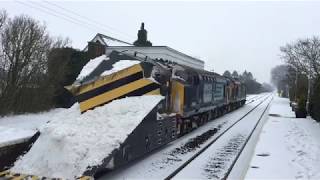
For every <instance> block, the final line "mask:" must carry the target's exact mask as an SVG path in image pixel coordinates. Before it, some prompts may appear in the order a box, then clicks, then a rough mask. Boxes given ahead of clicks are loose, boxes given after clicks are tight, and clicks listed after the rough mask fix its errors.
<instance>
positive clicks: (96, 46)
mask: <svg viewBox="0 0 320 180" xmlns="http://www.w3.org/2000/svg"><path fill="white" fill-rule="evenodd" d="M105 53H106V47H105V45H102V44H101V43H100V42H99V41H97V42H88V55H89V58H90V59H93V58H96V57H99V56H101V55H103V54H105Z"/></svg>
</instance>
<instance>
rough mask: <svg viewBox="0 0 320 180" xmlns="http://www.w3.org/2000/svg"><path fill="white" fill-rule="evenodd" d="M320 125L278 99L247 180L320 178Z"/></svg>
mask: <svg viewBox="0 0 320 180" xmlns="http://www.w3.org/2000/svg"><path fill="white" fill-rule="evenodd" d="M319 137H320V124H319V123H317V122H316V121H314V120H312V119H311V118H306V119H302V118H299V119H297V118H295V115H294V112H292V111H291V108H290V106H289V100H288V99H285V98H279V97H275V98H274V100H273V102H272V105H271V108H270V111H269V118H268V120H267V122H266V124H265V125H264V127H263V130H262V133H261V135H260V138H259V141H258V143H257V146H256V149H255V152H254V154H253V157H252V161H251V163H250V167H249V169H248V172H247V174H246V179H320V138H319Z"/></svg>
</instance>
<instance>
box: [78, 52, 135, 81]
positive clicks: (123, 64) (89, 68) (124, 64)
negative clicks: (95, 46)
mask: <svg viewBox="0 0 320 180" xmlns="http://www.w3.org/2000/svg"><path fill="white" fill-rule="evenodd" d="M108 60H109V57H107V56H106V55H102V56H99V57H96V58H94V59H91V60H90V61H89V62H88V63H87V64H86V65H85V66H84V67H83V68H82V70H81V72H80V74H79V75H78V77H77V81H81V80H83V79H84V78H85V77H87V76H89V75H90V73H92V72H93V71H94V70H95V69H96V68H97V67H98V66H99V65H100V64H101V63H102V62H103V61H108ZM139 63H140V61H134V60H120V61H118V62H116V63H114V64H113V65H112V69H110V70H106V71H104V72H103V73H102V74H101V76H106V75H110V74H112V73H115V72H118V71H120V70H123V69H126V68H128V67H130V66H133V65H135V64H139Z"/></svg>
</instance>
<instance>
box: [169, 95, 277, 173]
mask: <svg viewBox="0 0 320 180" xmlns="http://www.w3.org/2000/svg"><path fill="white" fill-rule="evenodd" d="M271 101H272V97H270V96H268V97H265V98H264V100H263V101H261V102H260V103H259V104H257V105H256V106H255V107H254V108H253V109H251V110H250V111H249V112H247V113H246V114H245V115H243V116H242V117H240V118H239V119H238V120H237V121H236V122H234V123H233V124H232V125H231V126H229V127H228V128H227V129H225V130H224V131H223V132H222V133H221V134H220V135H218V136H216V137H215V138H214V139H213V140H211V142H210V143H208V144H207V145H206V146H204V147H203V148H202V149H201V150H200V151H198V152H197V153H196V154H194V155H193V156H192V157H191V158H189V159H188V160H187V161H185V163H183V164H182V165H181V166H179V167H178V168H177V169H175V170H174V171H173V172H172V173H170V174H169V175H168V176H167V177H166V178H165V179H172V178H173V179H174V178H178V179H183V178H187V177H188V178H196V179H203V178H208V179H227V177H228V176H229V174H230V172H231V171H232V169H233V167H234V165H235V163H236V162H237V160H238V158H239V157H240V155H241V153H242V151H243V150H244V148H245V146H246V144H247V143H248V141H249V140H250V138H251V136H252V134H253V132H254V131H255V130H256V127H257V126H258V124H259V123H260V121H261V119H262V117H263V116H264V115H265V112H266V111H267V109H268V107H269V104H270V103H271ZM262 104H264V106H265V107H264V106H263V108H262V109H261V108H260V109H258V110H256V109H257V108H258V107H259V106H261V105H262ZM255 110H256V111H257V112H255ZM261 111H262V112H261ZM253 112H255V113H258V114H257V115H255V117H254V119H255V120H256V121H255V122H253V123H252V129H250V131H248V133H234V134H236V135H235V136H230V137H227V138H225V137H226V136H229V135H226V134H227V133H229V132H231V131H232V130H233V129H234V128H236V126H237V125H238V124H239V123H241V122H242V120H243V121H244V120H248V116H249V115H251V114H252V113H253ZM260 113H261V114H260ZM250 118H251V119H252V118H253V117H250ZM248 128H249V126H248ZM229 134H230V133H229ZM223 138H224V139H223ZM222 139H223V140H222ZM218 141H221V142H223V141H224V142H223V143H224V145H219V146H220V148H218V146H217V147H216V148H212V149H210V148H211V147H212V146H215V144H216V143H217V142H218ZM219 143H220V142H219ZM223 143H222V144H223ZM213 149H214V150H213ZM209 151H210V152H209ZM205 153H206V154H210V155H209V156H208V155H204V154H205ZM200 156H204V157H206V158H208V159H210V160H204V158H203V157H202V159H201V157H200ZM198 159H200V160H198ZM196 161H200V162H196ZM210 161H211V162H210ZM226 161H229V162H228V163H226ZM200 164H202V166H201V165H200ZM199 166H200V167H199ZM199 168H200V169H199ZM190 170H192V171H191V172H192V174H190ZM197 171H198V174H199V172H203V173H202V175H197ZM190 176H192V177H190Z"/></svg>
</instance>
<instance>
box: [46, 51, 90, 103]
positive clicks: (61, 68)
mask: <svg viewBox="0 0 320 180" xmlns="http://www.w3.org/2000/svg"><path fill="white" fill-rule="evenodd" d="M88 60H89V58H88V54H87V52H83V51H78V50H75V49H73V48H54V49H53V50H51V52H50V54H49V58H48V78H49V82H50V86H51V89H52V90H53V92H52V93H53V94H52V101H53V104H54V106H55V107H70V106H71V105H72V104H73V96H72V94H70V92H69V91H67V90H66V89H65V88H64V86H67V85H70V84H72V83H73V82H74V81H75V80H76V78H77V77H78V75H79V73H80V71H81V69H82V67H83V66H84V65H85V64H86V63H87V62H88Z"/></svg>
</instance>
